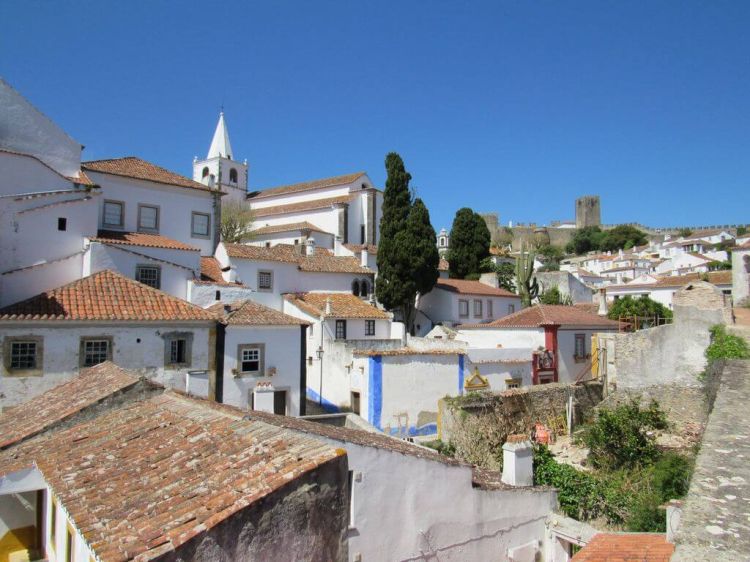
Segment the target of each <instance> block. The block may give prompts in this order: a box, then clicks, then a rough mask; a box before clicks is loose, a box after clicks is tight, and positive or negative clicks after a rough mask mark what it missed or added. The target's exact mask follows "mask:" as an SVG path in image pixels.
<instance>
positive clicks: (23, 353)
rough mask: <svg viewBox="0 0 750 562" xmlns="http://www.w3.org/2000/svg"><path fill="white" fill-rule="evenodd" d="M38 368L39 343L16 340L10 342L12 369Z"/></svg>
mask: <svg viewBox="0 0 750 562" xmlns="http://www.w3.org/2000/svg"><path fill="white" fill-rule="evenodd" d="M36 368H37V343H36V342H34V341H14V342H12V343H11V344H10V369H11V370H14V371H15V370H18V371H21V370H28V369H36Z"/></svg>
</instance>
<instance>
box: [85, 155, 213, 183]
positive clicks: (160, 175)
mask: <svg viewBox="0 0 750 562" xmlns="http://www.w3.org/2000/svg"><path fill="white" fill-rule="evenodd" d="M81 168H83V170H85V171H89V172H100V173H102V174H111V175H113V176H123V177H126V178H135V179H139V180H146V181H152V182H156V183H163V184H167V185H176V186H178V187H187V188H190V189H198V190H200V191H215V190H213V189H211V188H210V187H208V186H206V185H203V184H202V183H198V182H196V181H193V180H191V179H188V178H186V177H185V176H181V175H180V174H176V173H174V172H171V171H169V170H167V169H166V168H162V167H161V166H157V165H156V164H152V163H151V162H147V161H146V160H143V159H141V158H138V157H137V156H125V157H123V158H110V159H107V160H91V161H89V162H82V163H81Z"/></svg>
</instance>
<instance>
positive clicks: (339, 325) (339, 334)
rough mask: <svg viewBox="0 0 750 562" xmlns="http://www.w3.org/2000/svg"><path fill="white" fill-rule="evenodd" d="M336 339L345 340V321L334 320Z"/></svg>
mask: <svg viewBox="0 0 750 562" xmlns="http://www.w3.org/2000/svg"><path fill="white" fill-rule="evenodd" d="M336 339H337V340H345V339H346V320H336Z"/></svg>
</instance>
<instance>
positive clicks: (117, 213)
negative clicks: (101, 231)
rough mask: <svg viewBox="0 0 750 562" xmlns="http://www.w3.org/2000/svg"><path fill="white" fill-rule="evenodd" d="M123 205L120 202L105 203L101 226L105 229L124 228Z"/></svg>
mask: <svg viewBox="0 0 750 562" xmlns="http://www.w3.org/2000/svg"><path fill="white" fill-rule="evenodd" d="M124 209H125V204H124V203H122V202H121V201H105V202H104V213H103V216H102V225H103V226H107V227H114V228H122V227H123V226H124V220H123V218H124V214H125V213H124Z"/></svg>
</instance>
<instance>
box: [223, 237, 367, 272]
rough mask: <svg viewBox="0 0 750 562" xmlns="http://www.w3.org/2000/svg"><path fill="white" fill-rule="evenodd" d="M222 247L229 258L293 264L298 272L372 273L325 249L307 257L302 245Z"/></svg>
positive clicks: (352, 261) (352, 260) (350, 258)
mask: <svg viewBox="0 0 750 562" xmlns="http://www.w3.org/2000/svg"><path fill="white" fill-rule="evenodd" d="M224 247H225V248H226V251H227V255H228V256H229V257H230V258H238V259H246V260H259V261H277V262H285V263H295V264H297V267H298V268H299V270H300V271H308V272H320V273H358V274H372V273H373V271H372V270H371V269H369V268H367V267H362V265H361V264H360V263H359V260H357V259H356V258H354V257H352V256H334V255H333V254H332V253H331V252H330V251H329V250H327V249H325V248H315V251H314V253H313V255H312V256H307V255H305V254H304V252H305V248H304V247H303V245H302V244H298V245H293V244H276V245H275V246H271V247H270V248H267V247H265V246H251V245H247V244H228V243H225V244H224Z"/></svg>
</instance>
